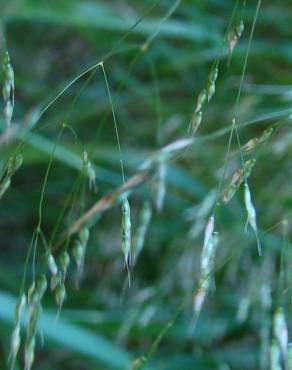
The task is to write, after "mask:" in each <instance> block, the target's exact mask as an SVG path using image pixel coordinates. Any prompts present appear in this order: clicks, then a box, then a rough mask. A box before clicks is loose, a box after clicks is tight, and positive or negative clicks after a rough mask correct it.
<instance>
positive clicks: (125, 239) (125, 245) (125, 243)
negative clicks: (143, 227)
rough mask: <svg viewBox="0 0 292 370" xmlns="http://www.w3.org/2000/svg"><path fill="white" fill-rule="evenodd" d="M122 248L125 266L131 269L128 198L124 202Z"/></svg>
mask: <svg viewBox="0 0 292 370" xmlns="http://www.w3.org/2000/svg"><path fill="white" fill-rule="evenodd" d="M121 234H122V235H121V238H122V241H121V247H122V251H123V254H124V259H125V265H126V267H127V269H129V266H130V263H131V208H130V203H129V201H128V198H124V199H123V202H122V229H121Z"/></svg>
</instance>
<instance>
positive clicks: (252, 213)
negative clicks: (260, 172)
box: [244, 182, 262, 256]
mask: <svg viewBox="0 0 292 370" xmlns="http://www.w3.org/2000/svg"><path fill="white" fill-rule="evenodd" d="M244 202H245V208H246V211H247V221H246V225H247V224H250V226H251V228H252V229H253V231H254V233H255V236H256V241H257V246H258V253H259V256H261V255H262V248H261V244H260V240H259V236H258V229H257V220H256V210H255V208H254V205H253V203H252V200H251V193H250V190H249V186H248V183H247V182H245V184H244Z"/></svg>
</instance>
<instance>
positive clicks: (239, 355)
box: [0, 0, 292, 370]
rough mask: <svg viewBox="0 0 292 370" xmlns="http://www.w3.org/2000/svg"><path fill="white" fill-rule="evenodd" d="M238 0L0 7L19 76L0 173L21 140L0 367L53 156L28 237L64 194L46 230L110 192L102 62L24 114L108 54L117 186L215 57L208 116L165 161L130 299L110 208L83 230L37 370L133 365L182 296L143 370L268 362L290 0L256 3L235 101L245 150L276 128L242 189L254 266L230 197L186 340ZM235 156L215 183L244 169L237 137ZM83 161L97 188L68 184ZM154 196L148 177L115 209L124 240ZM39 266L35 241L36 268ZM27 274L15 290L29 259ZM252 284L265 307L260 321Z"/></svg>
mask: <svg viewBox="0 0 292 370" xmlns="http://www.w3.org/2000/svg"><path fill="white" fill-rule="evenodd" d="M235 3H236V2H235V1H231V0H230V1H229V0H224V1H223V0H222V1H221V0H208V1H205V0H182V1H170V0H161V1H148V0H147V1H146V0H144V1H142V0H135V1H126V0H116V1H113V0H111V1H105V0H100V1H87V0H84V1H76V0H70V1H69V0H59V1H55V0H46V1H45V0H38V1H36V0H34V1H33V0H31V1H28V0H27V1H26V0H14V1H13V0H10V1H5V0H4V1H3V0H2V1H1V15H0V19H1V27H2V32H3V36H4V38H5V40H6V44H7V48H8V50H9V53H10V57H11V62H12V65H13V68H14V73H15V110H14V115H13V119H12V122H13V124H12V128H13V129H15V132H14V133H13V134H12V137H11V138H10V139H9V140H8V141H7V140H6V139H5V138H4V136H3V135H5V124H4V121H3V117H2V116H1V119H0V123H1V130H2V136H1V145H0V151H1V153H0V161H1V166H2V167H3V166H5V163H6V161H7V159H8V158H9V156H10V155H11V154H12V153H14V152H15V150H18V149H17V148H19V143H22V145H21V152H22V155H23V165H22V166H21V168H20V169H19V170H18V171H17V172H16V174H15V175H14V176H13V179H12V185H11V187H10V188H9V190H8V191H7V192H6V193H5V195H4V196H3V198H2V199H1V204H0V320H1V321H0V363H1V365H0V367H1V369H6V368H7V369H8V366H7V358H8V356H9V351H10V334H11V329H12V324H13V309H14V304H15V301H16V297H17V296H18V294H19V289H20V285H21V280H22V276H23V270H24V265H25V259H26V255H27V252H28V248H29V244H30V241H31V237H32V234H33V231H34V230H35V228H36V226H37V223H38V208H39V203H40V196H41V191H42V186H43V183H44V177H45V173H46V170H47V167H48V163H49V161H50V158H53V162H52V166H51V168H50V172H49V176H48V181H47V185H46V188H45V196H44V204H43V215H42V230H43V232H44V235H45V237H46V238H48V239H50V236H51V234H52V231H53V228H54V225H55V224H56V220H57V218H58V217H59V215H60V214H61V212H62V209H63V207H64V204H65V202H66V199H67V197H68V194H71V192H72V189H73V188H74V186H75V188H76V181H77V182H78V181H79V182H78V186H79V188H78V192H77V193H76V198H75V199H69V203H68V204H69V207H70V206H71V205H72V207H71V208H70V209H66V212H65V214H64V217H63V218H62V221H61V224H60V228H59V230H58V235H60V234H61V233H62V231H63V230H65V229H66V228H67V227H68V226H69V225H71V224H72V223H73V222H74V220H76V219H77V218H78V217H79V216H80V215H81V214H82V213H83V212H84V211H85V210H86V209H88V208H89V207H90V206H92V205H93V204H94V203H95V202H96V201H97V200H98V199H100V198H102V197H103V196H105V195H106V194H108V193H109V192H111V191H112V190H114V189H115V188H116V187H117V186H119V185H121V183H122V178H121V169H120V156H119V151H118V147H117V138H116V135H115V129H114V124H113V119H112V115H111V111H110V102H109V98H108V94H107V90H106V85H105V80H104V76H103V74H102V70H101V69H100V68H96V69H93V70H92V71H91V72H89V73H87V74H85V75H84V76H83V77H81V78H80V79H78V81H76V83H74V84H73V85H72V86H71V87H70V88H69V89H68V90H66V92H65V93H64V94H63V95H62V96H61V97H60V98H59V99H58V100H56V101H55V102H54V104H52V105H51V106H50V107H49V109H47V110H46V111H45V112H44V114H43V115H42V116H41V117H40V119H39V120H37V119H36V118H37V117H38V116H39V113H40V112H41V110H42V109H43V108H44V107H45V106H46V105H47V104H48V103H50V102H51V101H52V99H54V98H55V97H56V96H57V94H58V93H59V92H60V91H61V90H62V89H63V88H64V87H65V86H66V85H67V84H68V83H70V81H72V80H73V79H74V78H75V77H76V76H78V75H79V73H81V72H83V71H84V70H86V68H88V67H91V66H93V65H94V64H95V63H97V62H98V61H101V60H104V68H105V70H106V73H107V77H108V82H109V86H110V90H111V93H112V97H113V104H114V107H115V112H116V117H117V123H118V129H119V134H120V142H121V147H122V155H123V159H124V165H125V176H126V178H130V176H132V175H134V174H135V173H137V172H138V171H139V170H140V168H141V165H142V163H143V162H144V161H145V160H147V158H149V156H150V155H151V154H152V153H153V152H154V151H155V150H157V149H158V148H160V147H162V146H164V145H167V144H169V143H171V142H173V141H175V140H177V139H179V138H183V137H187V136H188V125H189V122H190V118H191V116H192V113H193V111H194V108H195V103H196V98H197V96H198V94H199V93H200V91H201V90H202V88H204V87H205V85H206V81H207V78H208V74H209V71H210V69H211V67H212V64H213V62H214V60H216V58H218V57H220V58H221V60H220V66H219V75H218V80H217V83H216V93H215V96H214V98H213V99H212V101H211V102H210V104H208V106H207V107H206V109H205V110H204V115H203V121H202V124H201V126H200V128H199V130H198V132H197V134H196V136H195V140H194V144H193V145H191V147H190V148H189V149H188V150H187V151H186V152H183V153H181V154H180V155H177V156H175V157H174V158H173V159H172V160H171V161H170V162H168V163H167V175H166V186H167V192H166V197H165V204H164V208H163V211H162V212H156V211H155V210H153V215H152V219H151V222H150V226H149V229H148V232H147V235H146V239H145V244H144V248H143V250H142V252H141V254H140V255H139V258H138V260H137V263H136V265H135V267H134V268H133V270H132V274H131V275H132V284H131V287H130V288H127V273H126V271H125V269H124V267H123V255H122V252H121V250H120V228H121V220H120V218H121V211H120V207H119V206H115V207H112V208H110V209H109V210H108V211H106V212H105V213H103V214H102V215H100V217H97V218H95V219H94V220H93V221H92V227H91V229H90V240H89V244H88V246H87V250H86V259H85V266H84V272H83V276H82V279H81V282H80V286H79V289H76V287H75V275H76V268H75V264H74V262H73V261H72V262H71V264H70V267H69V272H68V277H67V282H66V288H67V299H66V301H65V303H64V307H63V309H62V311H61V314H60V318H59V320H58V321H57V322H55V316H56V313H57V308H56V304H55V303H54V297H53V295H52V294H50V293H49V292H48V293H47V294H46V296H45V298H44V301H43V313H42V318H41V322H40V335H38V337H37V349H36V359H35V364H34V367H33V368H34V369H36V370H37V369H39V370H49V369H64V370H65V369H70V370H89V369H130V368H131V361H132V360H133V359H135V358H138V357H139V356H141V355H142V354H143V353H144V352H145V351H147V350H149V349H150V348H151V345H152V344H153V342H154V341H155V338H156V337H157V335H159V333H163V330H164V329H165V328H166V325H167V323H168V322H169V320H171V319H172V318H173V315H174V314H175V313H176V312H177V309H178V307H179V306H180V304H181V303H182V302H183V300H184V299H185V297H186V296H187V297H189V301H188V302H187V303H186V304H185V305H184V307H183V309H182V310H180V312H179V314H178V316H177V317H176V318H175V321H174V324H173V326H172V328H170V330H168V331H167V332H166V333H165V336H163V338H162V341H161V342H160V343H159V346H158V347H157V349H156V350H155V352H154V353H153V356H151V358H150V359H149V361H148V363H147V365H146V367H148V368H149V369H161V370H162V369H165V370H166V369H167V370H171V369H180V370H187V369H204V370H205V369H220V370H228V369H260V368H262V369H267V368H269V365H268V363H269V348H268V345H269V341H270V337H271V320H272V314H273V310H274V309H275V308H276V307H277V306H278V305H279V304H280V305H283V306H284V307H285V312H286V318H287V320H288V321H289V319H290V318H291V305H290V301H291V289H290V286H291V279H290V278H291V265H289V264H290V262H291V255H290V250H291V245H290V243H289V231H290V228H289V227H288V229H287V228H285V227H283V220H287V221H288V225H289V222H290V220H291V204H292V196H291V174H292V166H291V157H290V156H291V143H292V135H291V131H290V122H291V121H290V119H289V114H290V113H292V105H291V100H292V73H291V71H292V41H291V37H292V32H291V23H292V4H291V1H288V0H281V1H279V2H274V1H268V0H265V1H263V2H262V5H261V8H260V11H259V16H258V20H257V23H256V28H255V33H254V37H253V40H252V46H251V50H250V53H249V58H248V63H247V70H246V76H245V79H244V83H243V90H242V96H241V99H240V103H239V107H238V115H239V117H238V125H239V127H240V130H239V135H240V139H241V142H242V143H245V142H247V141H248V140H249V139H251V138H254V137H259V136H260V135H261V134H262V133H263V131H264V130H265V129H266V128H267V127H270V126H271V125H274V124H277V122H278V121H279V120H281V125H280V126H277V127H278V129H277V130H276V132H275V133H274V135H273V136H272V137H271V139H270V141H269V142H268V144H267V145H265V146H263V148H262V149H261V151H260V153H259V155H258V156H257V161H256V165H255V167H254V169H253V172H252V175H251V177H250V181H249V184H250V188H251V191H252V198H253V202H254V205H255V207H256V209H257V215H258V225H259V234H260V238H261V241H262V247H263V256H262V257H259V256H258V254H257V248H256V243H255V238H254V234H253V233H252V232H248V233H244V225H245V221H246V211H245V208H244V201H243V194H242V189H240V191H238V192H237V193H236V195H235V197H234V198H233V199H232V201H231V202H230V203H228V204H227V205H223V206H221V207H220V209H219V212H218V214H217V217H216V230H217V231H218V233H219V238H220V242H219V246H218V251H217V256H216V264H215V266H216V268H215V279H214V281H213V282H212V288H211V290H210V292H209V294H208V298H207V300H206V302H205V304H204V306H203V309H202V313H201V315H200V318H199V320H198V323H197V326H196V329H195V332H194V336H193V338H188V335H187V333H188V328H189V325H190V322H191V319H192V303H191V297H192V292H193V289H194V288H195V286H196V284H197V282H198V278H199V259H200V252H201V247H202V242H203V229H204V225H205V222H206V220H207V218H208V215H209V214H210V212H211V208H210V207H209V208H208V206H209V205H210V202H211V204H212V202H213V201H214V194H215V191H216V188H217V186H218V182H219V181H220V178H221V176H222V168H223V164H224V158H225V153H226V149H227V145H228V138H229V133H230V127H231V123H232V117H233V115H234V107H235V101H236V96H237V92H238V88H239V83H240V76H241V72H242V68H243V63H244V58H245V55H246V50H247V43H248V38H249V34H250V31H251V27H252V22H253V19H254V15H255V11H256V5H257V4H256V3H257V2H256V1H247V2H246V5H245V6H243V3H242V2H241V1H239V2H238V4H239V5H238V8H237V10H236V12H235V16H234V18H233V19H234V21H238V20H241V19H242V20H243V21H244V25H245V30H244V33H243V35H242V38H241V39H240V40H239V42H238V45H237V46H236V48H235V50H234V53H233V56H232V59H231V62H230V65H229V66H228V63H227V59H228V55H227V53H226V52H223V53H222V49H221V46H222V42H223V40H224V34H225V32H226V30H227V28H228V24H229V21H230V18H231V14H232V12H233V9H234V5H235ZM2 46H3V45H2ZM2 77H3V76H2ZM2 79H3V78H2ZM1 104H2V102H1ZM2 106H3V104H2V105H1V107H2ZM1 109H2V108H1ZM62 122H66V123H67V125H68V126H70V127H71V129H69V128H68V129H64V131H63V133H62V136H61V138H60V140H59V141H58V143H57V148H56V150H55V151H54V146H55V143H56V140H57V137H58V135H59V132H60V127H61V124H62ZM73 130H74V131H73ZM231 145H232V146H231V157H230V161H229V162H228V163H229V165H228V168H227V175H228V176H230V174H232V171H233V170H234V169H236V168H238V167H239V166H240V157H239V156H238V153H237V150H238V147H237V143H236V140H235V139H234V140H233V142H232V144H231ZM84 150H86V151H87V152H88V155H89V159H90V161H91V162H92V163H93V164H94V165H95V167H94V168H95V173H96V184H97V188H98V190H97V192H96V193H94V192H93V191H90V190H89V187H88V181H87V179H86V176H85V175H84V174H83V175H82V174H81V175H80V173H81V168H82V155H83V154H82V153H83V151H84ZM252 156H253V155H252V154H251V157H252ZM150 188H151V186H149V182H146V183H145V184H143V185H142V186H140V187H139V188H137V189H135V190H134V192H133V193H132V194H131V196H130V198H129V199H130V203H131V213H132V231H133V233H135V230H137V226H138V214H139V210H140V209H141V206H142V204H143V201H144V200H145V199H150V198H151V196H150ZM73 241H74V238H73V240H72V242H73ZM70 248H71V247H70V246H69V250H70ZM43 255H44V248H43V245H42V244H41V243H39V245H38V249H37V259H36V266H37V271H38V270H41V266H42V263H43ZM281 257H282V258H281ZM28 266H29V268H28V282H29V281H30V279H31V276H32V275H31V273H32V271H31V262H29V265H28ZM279 276H280V277H281V278H282V277H283V279H282V281H281V282H283V284H282V285H281V284H280V283H279ZM264 289H267V291H268V292H270V298H271V300H272V303H271V307H270V308H269V309H268V310H266V311H264V308H263V295H262V293H263V290H264ZM263 294H264V293H263ZM42 336H43V337H44V344H43V345H42V339H41V337H42ZM21 352H22V351H21ZM21 358H22V354H21V353H20V356H19V360H18V362H17V364H16V369H22V368H23V365H22V364H23V361H22V359H21Z"/></svg>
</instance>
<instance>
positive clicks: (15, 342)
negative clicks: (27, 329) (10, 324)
mask: <svg viewBox="0 0 292 370" xmlns="http://www.w3.org/2000/svg"><path fill="white" fill-rule="evenodd" d="M25 305H26V296H25V294H22V295H21V297H20V299H19V300H18V302H17V304H16V306H15V311H14V329H13V332H12V335H11V349H10V355H9V361H10V360H11V369H13V368H14V364H15V360H16V357H17V354H18V351H19V347H20V343H21V337H20V326H21V317H22V313H23V310H24V307H25Z"/></svg>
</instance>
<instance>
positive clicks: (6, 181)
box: [0, 154, 22, 199]
mask: <svg viewBox="0 0 292 370" xmlns="http://www.w3.org/2000/svg"><path fill="white" fill-rule="evenodd" d="M21 165H22V155H21V154H17V155H16V156H12V157H10V158H9V160H8V163H7V165H6V166H5V167H4V169H3V170H2V171H1V175H0V199H1V198H2V196H3V195H4V194H5V193H6V191H7V190H8V189H9V187H10V185H11V177H12V176H13V175H14V173H15V172H16V171H17V170H18V169H19V167H20V166H21Z"/></svg>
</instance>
